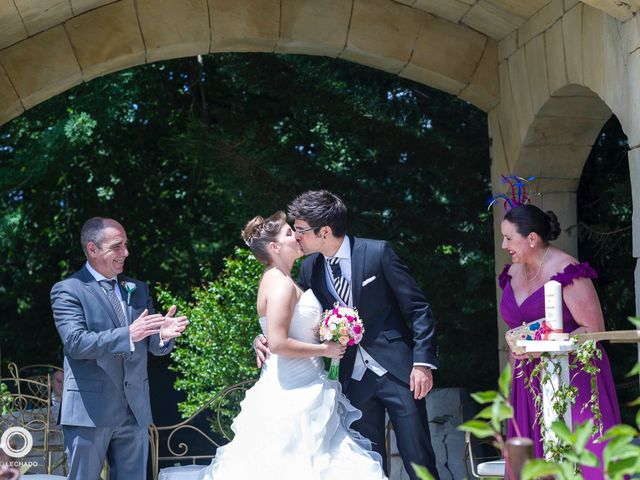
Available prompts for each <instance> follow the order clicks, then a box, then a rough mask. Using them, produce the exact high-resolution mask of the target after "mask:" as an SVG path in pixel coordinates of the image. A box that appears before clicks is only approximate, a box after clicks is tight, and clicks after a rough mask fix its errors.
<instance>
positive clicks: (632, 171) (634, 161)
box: [629, 147, 640, 378]
mask: <svg viewBox="0 0 640 480" xmlns="http://www.w3.org/2000/svg"><path fill="white" fill-rule="evenodd" d="M629 175H630V176H631V198H632V201H633V217H632V228H633V258H635V259H636V269H635V274H634V278H635V292H636V315H640V262H639V261H638V258H640V148H638V147H636V148H634V149H632V150H630V151H629ZM638 361H640V344H638ZM639 378H640V377H639Z"/></svg>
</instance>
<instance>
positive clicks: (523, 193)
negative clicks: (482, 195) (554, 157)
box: [487, 175, 536, 212]
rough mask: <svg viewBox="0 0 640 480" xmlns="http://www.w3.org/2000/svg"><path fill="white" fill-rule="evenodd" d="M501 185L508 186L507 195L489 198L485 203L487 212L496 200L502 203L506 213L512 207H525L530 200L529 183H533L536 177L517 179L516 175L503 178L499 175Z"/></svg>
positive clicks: (502, 194) (503, 176) (501, 194)
mask: <svg viewBox="0 0 640 480" xmlns="http://www.w3.org/2000/svg"><path fill="white" fill-rule="evenodd" d="M501 178H502V183H505V184H508V185H509V192H508V193H500V194H498V195H493V196H491V197H489V200H488V201H487V204H488V206H487V210H488V209H490V208H491V207H492V206H493V204H494V203H496V202H497V201H498V200H503V201H504V204H503V206H504V210H505V212H508V211H509V210H511V209H512V208H513V207H517V206H519V205H526V204H527V203H529V201H530V200H531V198H530V195H531V187H530V185H529V183H530V182H532V181H534V180H535V179H536V177H527V178H524V177H518V176H516V175H510V176H505V175H501Z"/></svg>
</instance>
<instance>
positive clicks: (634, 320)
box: [627, 317, 640, 329]
mask: <svg viewBox="0 0 640 480" xmlns="http://www.w3.org/2000/svg"><path fill="white" fill-rule="evenodd" d="M627 320H629V321H630V322H631V323H633V325H634V326H635V327H636V329H640V317H627Z"/></svg>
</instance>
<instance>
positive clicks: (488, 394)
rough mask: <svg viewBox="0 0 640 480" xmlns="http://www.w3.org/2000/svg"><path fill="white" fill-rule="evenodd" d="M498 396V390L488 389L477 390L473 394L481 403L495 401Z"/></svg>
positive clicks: (472, 396)
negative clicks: (483, 390)
mask: <svg viewBox="0 0 640 480" xmlns="http://www.w3.org/2000/svg"><path fill="white" fill-rule="evenodd" d="M497 396H498V392H496V391H495V390H487V391H485V392H475V393H472V394H471V398H473V399H474V400H475V401H476V402H478V403H479V404H481V405H482V404H485V403H491V402H493V401H494V400H495V399H496V397H497Z"/></svg>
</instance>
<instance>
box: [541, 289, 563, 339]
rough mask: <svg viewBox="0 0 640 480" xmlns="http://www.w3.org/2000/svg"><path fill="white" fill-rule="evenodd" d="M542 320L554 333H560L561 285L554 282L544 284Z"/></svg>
mask: <svg viewBox="0 0 640 480" xmlns="http://www.w3.org/2000/svg"><path fill="white" fill-rule="evenodd" d="M544 319H545V320H546V322H547V324H549V327H550V328H551V330H553V331H554V332H562V285H560V283H559V282H556V281H555V280H549V281H548V282H547V283H545V284H544Z"/></svg>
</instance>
